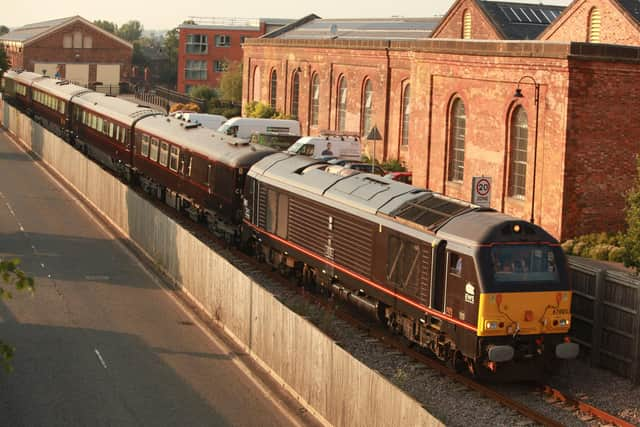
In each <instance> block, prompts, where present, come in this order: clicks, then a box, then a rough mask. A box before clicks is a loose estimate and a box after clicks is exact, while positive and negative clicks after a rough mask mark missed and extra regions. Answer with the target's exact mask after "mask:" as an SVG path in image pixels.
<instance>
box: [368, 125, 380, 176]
mask: <svg viewBox="0 0 640 427" xmlns="http://www.w3.org/2000/svg"><path fill="white" fill-rule="evenodd" d="M380 139H382V135H380V132H379V131H378V126H376V125H373V127H372V128H371V130H370V131H369V135H367V140H368V141H373V153H372V154H371V173H374V170H375V165H376V141H378V140H380Z"/></svg>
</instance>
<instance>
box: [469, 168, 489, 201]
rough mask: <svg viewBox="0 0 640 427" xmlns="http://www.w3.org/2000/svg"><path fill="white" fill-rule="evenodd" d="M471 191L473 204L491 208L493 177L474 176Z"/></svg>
mask: <svg viewBox="0 0 640 427" xmlns="http://www.w3.org/2000/svg"><path fill="white" fill-rule="evenodd" d="M471 187H472V189H471V203H474V204H476V205H478V206H482V207H483V208H490V207H491V177H490V176H474V177H473V182H472V186H471Z"/></svg>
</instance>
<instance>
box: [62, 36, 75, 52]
mask: <svg viewBox="0 0 640 427" xmlns="http://www.w3.org/2000/svg"><path fill="white" fill-rule="evenodd" d="M62 47H63V48H64V49H71V48H72V47H73V36H72V35H71V34H65V35H64V37H63V38H62Z"/></svg>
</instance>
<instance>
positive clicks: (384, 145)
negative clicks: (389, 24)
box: [374, 40, 391, 162]
mask: <svg viewBox="0 0 640 427" xmlns="http://www.w3.org/2000/svg"><path fill="white" fill-rule="evenodd" d="M390 50H391V40H387V47H386V48H385V54H386V57H387V73H386V79H387V81H386V83H387V87H386V93H385V100H384V101H385V102H384V139H383V140H382V141H383V143H382V161H383V162H384V161H386V160H387V152H388V149H387V147H388V141H389V137H388V135H389V110H390V106H389V104H390V103H391V102H390V98H391V56H390ZM374 156H375V153H374Z"/></svg>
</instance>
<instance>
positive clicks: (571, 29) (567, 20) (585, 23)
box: [539, 0, 640, 46]
mask: <svg viewBox="0 0 640 427" xmlns="http://www.w3.org/2000/svg"><path fill="white" fill-rule="evenodd" d="M593 7H597V8H598V9H599V11H600V16H601V25H600V28H601V30H600V43H608V44H622V45H633V46H637V45H640V31H639V30H640V27H639V26H638V24H637V23H636V22H635V21H634V20H633V19H632V18H630V17H629V16H627V13H626V11H624V9H622V8H621V7H620V6H619V5H618V4H617V2H616V1H611V0H578V1H576V2H574V3H572V4H571V6H570V8H569V9H568V10H565V12H564V14H563V15H562V16H561V17H560V18H558V20H557V21H556V22H554V23H553V24H552V25H551V26H550V27H548V28H547V30H546V31H545V32H544V33H543V34H541V35H540V37H539V39H540V40H550V41H578V42H584V41H587V33H588V28H589V15H590V12H591V9H592V8H593Z"/></svg>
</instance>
